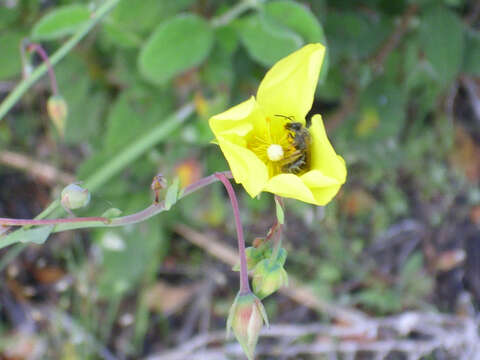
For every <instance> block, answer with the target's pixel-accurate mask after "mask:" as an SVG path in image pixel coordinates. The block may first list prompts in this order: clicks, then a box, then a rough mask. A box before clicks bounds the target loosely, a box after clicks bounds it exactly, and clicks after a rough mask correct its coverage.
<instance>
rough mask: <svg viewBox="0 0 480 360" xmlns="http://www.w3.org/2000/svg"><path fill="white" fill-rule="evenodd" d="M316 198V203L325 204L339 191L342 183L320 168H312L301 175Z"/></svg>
mask: <svg viewBox="0 0 480 360" xmlns="http://www.w3.org/2000/svg"><path fill="white" fill-rule="evenodd" d="M300 178H301V179H302V181H303V182H304V184H305V185H306V186H307V187H308V188H309V189H310V191H311V192H312V194H313V197H314V198H315V202H314V204H315V205H325V204H327V203H328V202H330V200H332V198H333V197H334V196H335V194H336V193H337V192H338V190H339V189H340V187H341V186H342V183H341V182H340V181H339V180H338V179H335V178H333V177H329V176H326V175H325V174H323V173H322V172H321V171H319V170H310V171H309V172H307V173H305V174H304V175H302V176H301V177H300Z"/></svg>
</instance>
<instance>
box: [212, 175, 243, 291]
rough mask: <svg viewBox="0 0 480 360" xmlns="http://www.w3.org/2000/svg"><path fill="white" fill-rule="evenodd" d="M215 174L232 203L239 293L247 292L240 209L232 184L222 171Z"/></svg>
mask: <svg viewBox="0 0 480 360" xmlns="http://www.w3.org/2000/svg"><path fill="white" fill-rule="evenodd" d="M215 176H216V177H217V178H218V179H219V180H220V181H221V182H222V183H223V185H224V186H225V189H227V193H228V196H229V197H230V202H231V203H232V208H233V216H234V217H235V226H236V228H237V240H238V253H239V256H240V294H247V293H249V292H251V290H250V284H249V283H248V270H247V255H246V253H245V239H244V238H243V228H242V221H241V220H240V211H239V209H238V201H237V197H236V196H235V191H234V190H233V187H232V184H230V181H229V180H228V179H227V178H226V177H225V175H224V174H223V173H217V174H215Z"/></svg>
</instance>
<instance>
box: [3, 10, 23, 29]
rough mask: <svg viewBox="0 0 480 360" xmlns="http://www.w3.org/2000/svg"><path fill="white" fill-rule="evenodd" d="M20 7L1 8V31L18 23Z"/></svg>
mask: <svg viewBox="0 0 480 360" xmlns="http://www.w3.org/2000/svg"><path fill="white" fill-rule="evenodd" d="M19 8H20V6H16V7H12V8H8V7H6V6H0V30H3V29H8V27H9V26H11V23H13V22H14V21H16V20H17V19H18V17H19V15H20V9H19Z"/></svg>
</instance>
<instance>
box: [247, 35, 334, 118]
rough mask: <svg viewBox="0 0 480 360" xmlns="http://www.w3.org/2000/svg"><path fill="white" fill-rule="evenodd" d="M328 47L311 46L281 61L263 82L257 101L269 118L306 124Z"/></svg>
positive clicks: (320, 45)
mask: <svg viewBox="0 0 480 360" xmlns="http://www.w3.org/2000/svg"><path fill="white" fill-rule="evenodd" d="M324 55H325V47H324V46H323V45H322V44H309V45H306V46H304V47H303V48H301V49H300V50H297V51H296V52H294V53H292V54H291V55H289V56H287V57H285V58H283V59H282V60H280V61H279V62H277V63H276V64H275V65H274V66H273V67H272V68H271V69H270V70H269V71H268V72H267V74H266V75H265V78H264V79H263V80H262V82H261V83H260V87H259V89H258V93H257V101H258V103H259V105H260V106H261V107H262V108H263V110H264V112H265V114H266V115H267V116H269V117H272V118H273V117H274V116H275V115H284V116H293V117H295V120H296V121H301V122H304V121H305V115H306V114H307V113H308V111H309V110H310V108H311V107H312V103H313V96H314V93H315V88H316V87H317V82H318V75H319V74H320V68H321V66H322V63H323V57H324Z"/></svg>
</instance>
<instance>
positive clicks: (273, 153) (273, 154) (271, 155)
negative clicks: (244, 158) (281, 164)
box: [267, 144, 283, 161]
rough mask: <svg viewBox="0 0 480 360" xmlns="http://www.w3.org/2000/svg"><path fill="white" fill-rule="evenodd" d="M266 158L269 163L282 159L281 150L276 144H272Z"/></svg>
mask: <svg viewBox="0 0 480 360" xmlns="http://www.w3.org/2000/svg"><path fill="white" fill-rule="evenodd" d="M267 156H268V159H269V160H270V161H278V160H282V159H283V148H282V147H281V146H280V145H278V144H272V145H270V146H269V147H268V149H267Z"/></svg>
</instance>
